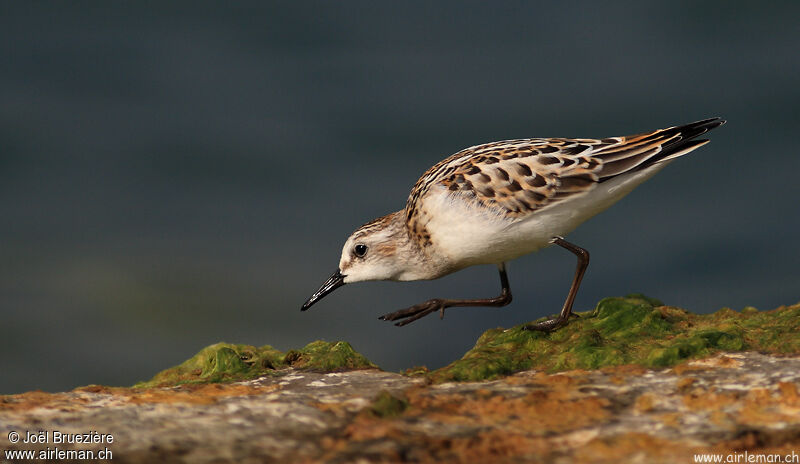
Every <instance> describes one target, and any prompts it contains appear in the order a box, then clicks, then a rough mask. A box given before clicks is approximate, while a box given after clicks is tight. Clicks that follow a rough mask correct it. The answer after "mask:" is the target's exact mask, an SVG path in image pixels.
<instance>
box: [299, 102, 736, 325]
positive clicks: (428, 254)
mask: <svg viewBox="0 0 800 464" xmlns="http://www.w3.org/2000/svg"><path fill="white" fill-rule="evenodd" d="M724 123H725V121H724V120H722V119H720V118H711V119H705V120H702V121H697V122H693V123H691V124H686V125H683V126H676V127H670V128H667V129H659V130H656V131H652V132H647V133H644V134H637V135H629V136H625V137H608V138H604V139H566V138H533V139H517V140H504V141H501V142H492V143H487V144H484V145H476V146H474V147H470V148H466V149H464V150H461V151H460V152H458V153H456V154H454V155H452V156H450V157H449V158H447V159H445V160H442V161H440V162H439V163H438V164H436V165H435V166H433V167H432V168H430V169H428V171H427V172H425V174H423V175H422V177H420V179H419V180H418V181H417V183H416V185H414V188H413V189H411V194H410V195H409V197H408V201H407V202H406V206H405V208H404V209H402V210H400V211H396V212H394V213H392V214H388V215H386V216H383V217H380V218H378V219H375V220H374V221H371V222H368V223H366V224H364V225H363V226H361V227H359V228H358V229H356V231H355V232H353V234H352V235H350V237H349V238H348V239H347V241H346V242H345V244H344V248H343V249H342V257H341V260H340V261H339V268H338V269H337V270H336V272H334V273H333V275H332V276H331V277H330V278H329V279H328V280H327V281H326V282H325V283H324V284H323V285H322V287H320V289H319V290H317V291H316V292H315V293H314V294H313V295H311V298H309V299H308V301H306V302H305V304H303V306H302V307H301V308H300V309H301V310H302V311H305V310H307V309H308V308H310V307H311V305H313V304H314V303H316V302H317V301H319V300H320V299H321V298H322V297H324V296H325V295H327V294H328V293H330V292H332V291H333V290H335V289H336V288H338V287H340V286H342V285H344V284H346V283H351V282H361V281H366V280H397V281H408V280H424V279H436V278H439V277H442V276H444V275H447V274H450V273H452V272H456V271H458V270H461V269H464V268H466V267H468V266H474V265H476V264H496V265H497V267H498V269H499V271H500V283H501V285H502V291H501V293H500V295H499V296H497V297H495V298H487V299H468V300H467V299H443V298H435V299H432V300H428V301H425V302H422V303H419V304H416V305H414V306H411V307H410V308H407V309H403V310H400V311H396V312H393V313H390V314H386V315H383V316H381V317H380V319H383V320H387V321H397V322H396V323H395V325H397V326H403V325H406V324H409V323H411V322H414V321H416V320H417V319H419V318H421V317H423V316H426V315H428V314H431V313H433V312H436V311H439V312H440V316H441V317H444V310H445V308H450V307H460V306H505V305H507V304H509V303H510V302H511V289H510V287H509V285H508V277H507V275H506V269H505V263H506V261H509V260H511V259H514V258H517V257H519V256H522V255H525V254H528V253H531V252H533V251H537V250H539V249H542V248H544V247H547V246H549V245H552V244H556V245H559V246H561V247H563V248H566V249H567V250H569V251H571V252H572V253H574V254H575V255H576V256H577V257H578V266H577V269H576V270H575V277H574V278H573V280H572V285H571V287H570V289H569V293H568V295H567V299H566V301H565V302H564V306H563V307H562V308H561V312H560V313H559V314H558V316H556V317H554V318H552V319H548V320H545V321H543V322H539V323H536V324H528V325H527V326H525V328H527V329H529V330H540V331H551V330H555V329H557V328H559V327H561V326H563V325H565V324H566V323H567V322H568V321H569V319H570V316H571V315H572V303H573V301H574V300H575V295H576V294H577V292H578V287H579V286H580V283H581V279H582V278H583V274H584V272H585V271H586V267H587V266H588V265H589V252H587V251H586V250H584V249H583V248H581V247H579V246H577V245H574V244H572V243H570V242H568V241H566V240H565V239H564V236H565V235H566V234H567V233H569V232H571V231H572V230H573V229H575V228H576V227H577V226H578V225H580V224H581V223H582V222H584V221H585V220H587V219H589V218H590V217H592V216H594V215H595V214H597V213H599V212H601V211H603V210H605V209H606V208H608V207H609V206H611V205H612V204H614V203H615V202H616V201H618V200H619V199H621V198H622V197H624V196H625V195H627V194H628V193H630V192H631V190H633V189H634V187H636V186H637V185H639V184H641V183H642V182H644V181H645V180H647V179H649V178H650V177H651V176H653V175H654V174H655V173H656V172H658V171H659V170H661V169H662V168H663V167H664V166H666V165H667V164H669V163H670V162H671V161H673V160H674V159H675V158H678V157H679V156H683V155H685V154H687V153H689V152H691V151H692V150H694V149H696V148H699V147H700V146H702V145H705V144H706V143H708V140H702V139H701V140H697V139H695V138H696V137H698V136H700V135H702V134H704V133H706V132H708V131H710V130H711V129H714V128H715V127H718V126H720V125H722V124H724Z"/></svg>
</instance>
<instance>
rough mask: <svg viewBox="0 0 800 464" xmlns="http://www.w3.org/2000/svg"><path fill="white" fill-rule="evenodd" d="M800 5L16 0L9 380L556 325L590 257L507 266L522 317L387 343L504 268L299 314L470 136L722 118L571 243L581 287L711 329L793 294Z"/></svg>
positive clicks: (424, 330) (399, 358)
mask: <svg viewBox="0 0 800 464" xmlns="http://www.w3.org/2000/svg"><path fill="white" fill-rule="evenodd" d="M798 18H800V2H770V3H756V2H731V1H718V2H688V1H687V2H675V1H670V2H610V3H609V2H577V3H568V2H561V3H559V4H558V5H556V3H555V2H551V3H544V2H542V3H535V2H393V3H389V2H313V3H309V2H256V3H252V4H246V3H242V2H236V3H235V4H233V3H230V4H223V3H222V2H220V3H218V4H212V3H205V2H184V3H179V2H170V3H168V4H165V3H162V2H147V1H142V2H35V3H32V2H3V4H2V7H0V393H14V392H21V391H26V390H32V389H42V390H47V391H54V390H63V389H70V388H73V387H76V386H79V385H85V384H91V383H95V384H108V385H130V384H133V383H135V382H137V381H139V380H143V379H147V378H149V377H151V376H152V375H153V374H155V373H156V372H157V371H159V370H161V369H163V368H166V367H170V366H173V365H175V364H177V363H180V362H181V361H183V360H185V359H187V358H188V357H190V356H192V355H193V354H194V353H196V352H197V351H199V350H200V349H201V348H202V347H204V346H206V345H209V344H212V343H215V342H218V341H228V342H233V343H247V344H253V345H263V344H270V345H273V346H275V347H277V348H279V349H282V350H287V349H290V348H299V347H302V346H304V345H305V344H306V343H308V342H310V341H313V340H317V339H324V340H329V341H334V340H347V341H349V342H350V343H352V345H353V346H354V347H355V348H356V349H357V350H359V351H360V352H362V353H363V354H365V355H366V356H367V357H368V358H369V359H371V360H372V361H374V362H376V363H377V364H379V365H380V366H382V367H383V368H384V369H387V370H400V369H404V368H407V367H411V366H414V365H421V364H424V365H427V366H428V367H430V368H436V367H440V366H442V365H445V364H447V363H449V362H450V361H452V360H454V359H457V358H459V357H460V356H461V355H462V354H463V353H464V352H465V351H466V350H467V349H469V348H470V347H471V346H472V345H473V343H474V342H475V340H476V338H477V337H478V336H479V335H480V334H481V333H482V332H483V331H484V330H486V329H489V328H493V327H497V326H504V327H509V326H512V325H515V324H519V323H522V322H525V321H529V320H533V319H535V318H538V317H542V316H545V315H547V314H552V313H555V312H557V311H558V310H559V309H560V307H561V304H562V302H563V300H564V297H565V295H566V292H567V289H568V288H569V283H570V279H571V277H572V273H573V270H574V266H575V258H574V256H573V255H572V254H570V253H568V252H566V251H565V250H562V249H558V248H550V249H546V250H544V251H542V252H539V253H537V254H534V255H529V256H526V257H523V258H520V259H518V260H516V261H514V262H512V263H511V264H510V267H509V273H510V279H511V287H512V290H513V293H514V302H513V304H512V305H511V306H508V307H506V308H503V309H483V308H468V309H456V310H450V311H449V312H448V313H447V316H446V317H445V318H444V320H443V321H440V320H439V319H438V317H435V316H431V317H428V318H425V319H423V320H420V321H418V322H415V323H414V324H412V325H410V326H408V327H404V328H396V327H394V326H392V325H391V324H388V323H386V322H382V321H379V320H378V319H377V316H379V315H381V314H384V313H387V312H390V311H393V310H396V309H400V308H403V307H406V306H409V305H411V304H413V303H417V302H420V301H422V300H425V299H428V298H431V297H488V296H494V295H495V294H497V293H498V289H499V283H498V279H497V275H496V270H495V269H494V268H493V267H491V266H483V267H476V268H471V269H467V270H465V271H462V272H459V273H456V274H453V275H450V276H448V277H445V278H443V279H440V280H437V281H431V282H418V283H393V282H371V283H361V284H357V285H349V286H345V287H343V288H341V289H339V290H338V291H336V292H335V293H333V294H331V295H330V296H328V297H327V298H325V299H324V300H322V301H321V302H320V303H318V304H317V305H316V306H314V307H313V308H312V309H311V310H310V311H308V312H305V313H301V312H300V311H299V308H300V305H301V304H302V303H303V302H304V301H305V300H306V298H307V297H308V296H309V295H310V294H311V293H312V292H313V291H314V290H316V289H317V287H318V286H319V284H321V283H322V281H323V280H324V279H325V278H327V277H328V275H330V273H331V272H332V271H334V270H335V269H336V266H337V264H338V260H339V255H340V252H341V246H342V244H343V243H344V240H345V239H346V238H347V236H348V235H349V234H350V233H351V232H352V230H353V229H355V228H356V227H357V226H359V225H360V224H362V223H364V222H367V221H368V220H371V219H372V218H374V217H376V216H379V215H383V214H386V213H389V212H392V211H395V210H397V209H400V208H402V207H403V205H404V203H405V199H406V196H407V195H408V191H409V189H410V188H411V186H412V185H413V184H414V182H415V181H416V179H417V178H418V177H419V175H420V174H422V173H423V172H424V171H425V170H426V169H427V168H428V167H429V166H431V165H432V164H434V163H436V162H437V161H439V160H440V159H442V158H444V157H446V156H448V155H450V154H451V153H453V152H456V151H458V150H460V149H462V148H464V147H467V146H470V145H474V144H478V143H483V142H489V141H495V140H502V139H509V138H520V137H536V136H541V137H544V136H564V137H605V136H614V135H625V134H632V133H638V132H643V131H647V130H652V129H655V128H659V127H667V126H672V125H677V124H682V123H687V122H691V121H694V120H698V119H703V118H706V117H712V116H722V117H724V118H726V119H727V120H728V124H727V125H725V126H723V127H721V128H719V129H716V130H714V131H713V132H712V133H711V134H709V137H710V138H711V139H712V143H710V144H709V145H707V146H705V147H703V148H702V149H700V150H698V151H696V152H694V153H692V154H691V155H690V156H687V157H684V158H681V159H680V160H678V161H677V162H675V163H673V164H672V165H670V166H669V167H668V168H666V169H665V170H664V171H662V172H661V173H659V174H658V175H657V176H656V177H654V178H653V179H652V180H650V181H648V182H647V183H646V184H644V185H642V186H641V187H639V188H638V189H637V190H636V191H634V192H633V193H632V194H631V195H630V196H628V197H627V198H625V199H624V200H622V201H621V202H620V203H618V204H617V205H615V206H613V207H612V208H611V209H610V210H608V211H606V212H605V213H603V214H602V215H600V216H597V217H595V218H594V219H592V220H590V221H589V222H587V223H586V224H584V225H583V226H582V227H581V228H579V229H578V230H576V231H575V232H573V233H572V234H571V235H570V236H569V239H570V240H571V241H573V242H575V243H577V244H579V245H581V246H583V247H585V248H587V249H588V250H589V251H590V252H591V253H592V263H591V265H590V266H589V270H588V273H587V275H586V278H585V280H584V283H583V286H582V288H581V291H580V293H579V294H578V298H577V301H576V309H577V310H579V311H584V310H589V309H591V308H592V307H594V305H595V304H596V303H597V301H599V300H600V299H601V298H604V297H607V296H616V295H624V294H628V293H632V292H643V293H645V294H647V295H649V296H653V297H656V298H660V299H662V300H663V301H664V302H666V303H667V304H670V305H675V306H681V307H685V308H687V309H690V310H692V311H696V312H701V313H707V312H711V311H715V310H717V309H719V308H722V307H726V306H727V307H731V308H734V309H737V310H738V309H741V308H742V307H744V306H749V305H752V306H756V307H758V308H759V309H771V308H774V307H776V306H779V305H782V304H792V303H796V302H797V301H798V300H800V266H799V265H798V263H800V240H798V231H800V206H799V205H798V200H799V199H800V181H799V180H798V173H800V153H798V127H799V126H798V123H800V109H799V108H800V85H798V84H799V83H800V54H799V52H798V50H800V29H798V25H797V24H798V23H797V21H798Z"/></svg>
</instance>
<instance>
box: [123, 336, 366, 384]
mask: <svg viewBox="0 0 800 464" xmlns="http://www.w3.org/2000/svg"><path fill="white" fill-rule="evenodd" d="M287 367H293V368H296V369H303V370H312V371H321V372H335V371H342V370H353V369H368V368H377V366H375V365H374V364H373V363H371V362H370V361H369V360H368V359H367V358H365V357H364V356H363V355H362V354H360V353H358V352H357V351H355V350H354V349H353V347H352V346H350V344H349V343H347V342H332V343H331V342H323V341H315V342H311V343H309V344H308V345H306V346H305V347H303V348H302V349H300V350H290V351H289V352H288V353H283V352H281V351H279V350H277V349H275V348H273V347H271V346H269V345H264V346H262V347H255V346H251V345H237V344H231V343H216V344H214V345H211V346H207V347H205V348H203V349H202V350H200V352H199V353H197V354H196V355H194V356H192V357H191V358H190V359H188V360H186V361H184V362H183V363H181V364H179V365H177V366H175V367H172V368H169V369H165V370H163V371H161V372H159V373H158V374H156V375H155V376H154V377H153V378H152V379H150V380H148V381H145V382H139V383H137V384H136V385H134V388H149V387H156V386H160V387H163V386H173V385H183V384H193V383H194V384H196V383H219V382H234V381H241V380H249V379H254V378H257V377H261V376H264V375H275V374H276V373H277V371H278V370H279V369H282V368H287Z"/></svg>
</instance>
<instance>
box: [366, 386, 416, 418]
mask: <svg viewBox="0 0 800 464" xmlns="http://www.w3.org/2000/svg"><path fill="white" fill-rule="evenodd" d="M406 408H408V400H407V399H406V398H404V397H400V396H395V395H393V394H391V393H389V392H388V391H386V390H383V391H381V392H380V393H379V394H378V396H377V397H376V398H375V399H374V400H373V401H372V404H371V405H370V407H369V412H371V413H372V415H374V416H376V417H381V418H390V417H396V416H399V415H400V414H402V413H403V411H405V410H406Z"/></svg>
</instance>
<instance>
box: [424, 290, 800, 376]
mask: <svg viewBox="0 0 800 464" xmlns="http://www.w3.org/2000/svg"><path fill="white" fill-rule="evenodd" d="M742 350H756V351H762V352H769V353H777V354H789V353H800V304H798V305H794V306H788V307H780V308H778V309H775V310H772V311H758V310H757V309H755V308H752V307H747V308H744V309H743V310H742V311H741V312H737V311H733V310H731V309H729V308H723V309H721V310H719V311H717V312H715V313H713V314H704V315H698V314H692V313H689V312H687V311H685V310H683V309H680V308H675V307H671V306H664V305H663V303H662V302H660V301H658V300H656V299H653V298H649V297H646V296H644V295H639V294H633V295H628V296H627V297H618V298H606V299H603V300H601V301H600V302H599V303H598V304H597V307H596V308H595V309H594V310H593V311H589V312H586V313H579V317H578V318H575V319H573V320H572V321H570V323H569V324H567V325H566V326H565V327H562V328H560V329H558V330H556V331H554V332H551V333H543V332H533V331H527V330H524V329H523V325H519V326H516V327H513V328H511V329H507V330H505V329H501V328H498V329H491V330H488V331H486V332H485V333H484V334H483V335H482V336H481V337H480V338H479V339H478V341H477V343H476V344H475V346H474V347H473V348H472V349H471V350H469V351H468V352H467V353H466V354H465V355H464V356H463V357H462V358H461V359H459V360H458V361H455V362H453V363H451V364H450V365H448V366H445V367H443V368H441V369H438V370H436V371H433V372H431V373H430V375H429V376H430V378H431V379H432V380H433V381H435V382H445V381H470V380H487V379H494V378H498V377H502V376H505V375H510V374H513V373H515V372H519V371H522V370H527V369H539V370H543V371H546V372H558V371H565V370H571V369H598V368H603V367H609V366H618V365H623V364H637V365H640V366H644V367H649V368H659V367H669V366H673V365H675V364H678V363H680V362H683V361H686V360H688V359H696V358H702V357H706V356H709V355H712V354H714V353H717V352H721V351H742Z"/></svg>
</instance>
